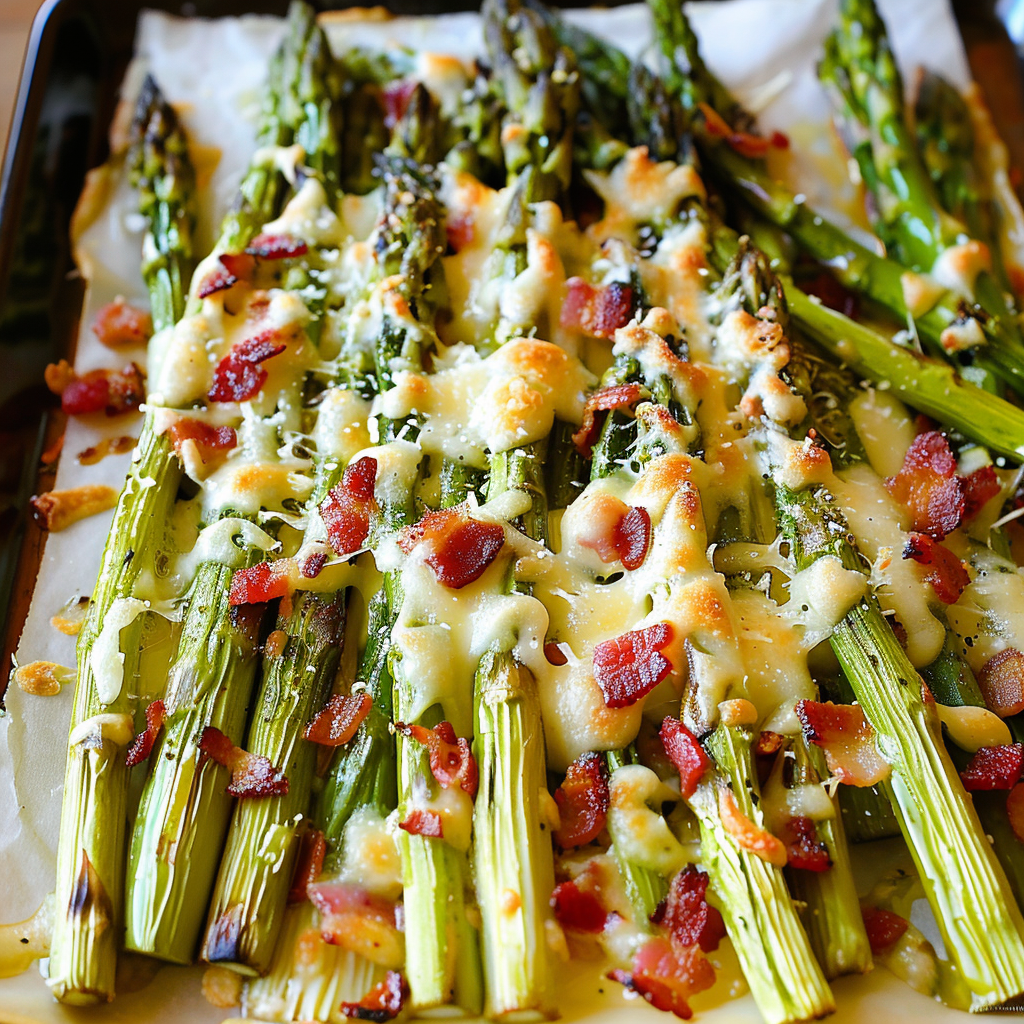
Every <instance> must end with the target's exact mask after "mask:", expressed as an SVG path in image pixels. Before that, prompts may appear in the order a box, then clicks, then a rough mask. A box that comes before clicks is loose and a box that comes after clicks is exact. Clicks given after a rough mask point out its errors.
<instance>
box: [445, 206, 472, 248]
mask: <svg viewBox="0 0 1024 1024" xmlns="http://www.w3.org/2000/svg"><path fill="white" fill-rule="evenodd" d="M445 234H446V235H447V236H448V244H449V245H450V246H451V248H452V249H453V250H454V251H455V252H461V251H462V250H463V249H465V248H466V246H468V245H472V244H473V239H474V238H475V237H476V225H475V224H474V222H473V218H472V216H470V215H469V214H466V213H459V214H456V215H455V216H454V217H449V218H448V220H447V221H446V223H445Z"/></svg>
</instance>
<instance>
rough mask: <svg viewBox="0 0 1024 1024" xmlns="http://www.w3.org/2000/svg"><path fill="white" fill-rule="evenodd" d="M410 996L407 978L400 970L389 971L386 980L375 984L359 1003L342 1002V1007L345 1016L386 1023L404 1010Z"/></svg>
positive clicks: (375, 1022) (381, 1023)
mask: <svg viewBox="0 0 1024 1024" xmlns="http://www.w3.org/2000/svg"><path fill="white" fill-rule="evenodd" d="M408 998H409V986H408V985H407V984H406V982H405V978H403V977H402V975H401V974H399V973H398V971H388V973H387V974H386V975H385V976H384V980H383V981H381V982H378V983H377V984H376V985H374V986H373V988H371V989H370V991H369V992H367V993H366V995H365V996H363V998H362V999H360V1000H359V1002H358V1003H342V1004H341V1007H340V1009H341V1013H342V1016H344V1017H354V1018H355V1019H356V1020H368V1021H372V1022H373V1024H384V1022H385V1021H389V1020H394V1019H395V1018H396V1017H397V1016H398V1015H399V1014H400V1013H401V1012H402V1007H403V1005H404V1004H405V1001H406V999H408Z"/></svg>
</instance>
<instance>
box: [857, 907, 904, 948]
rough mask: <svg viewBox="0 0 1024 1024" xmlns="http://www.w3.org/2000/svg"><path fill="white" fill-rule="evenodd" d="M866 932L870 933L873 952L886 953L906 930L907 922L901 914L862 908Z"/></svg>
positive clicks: (879, 909) (877, 908)
mask: <svg viewBox="0 0 1024 1024" xmlns="http://www.w3.org/2000/svg"><path fill="white" fill-rule="evenodd" d="M860 912H861V916H862V917H863V918H864V930H865V931H866V932H867V933H868V942H869V943H870V944H871V952H872V953H874V954H875V955H876V956H877V955H878V954H879V953H884V952H885V951H886V950H887V949H888V948H889V947H890V946H891V945H892V944H893V943H894V942H895V941H896V940H897V939H898V938H899V937H900V936H901V935H902V934H903V933H904V932H905V931H906V930H907V925H908V923H909V922H907V921H906V920H905V919H904V918H902V917H900V915H899V914H894V913H893V912H892V911H891V910H884V909H883V908H882V907H861V910H860Z"/></svg>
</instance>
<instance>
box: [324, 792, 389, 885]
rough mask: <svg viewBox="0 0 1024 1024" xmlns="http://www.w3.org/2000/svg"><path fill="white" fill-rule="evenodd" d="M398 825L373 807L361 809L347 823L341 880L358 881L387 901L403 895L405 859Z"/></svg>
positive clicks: (358, 883) (357, 882) (343, 840)
mask: <svg viewBox="0 0 1024 1024" xmlns="http://www.w3.org/2000/svg"><path fill="white" fill-rule="evenodd" d="M396 828H397V826H396V824H395V822H394V821H393V820H391V819H390V818H388V819H385V818H382V817H381V816H380V814H378V812H377V811H376V809H375V808H373V807H371V806H365V807H360V808H359V809H358V810H357V811H355V812H354V813H353V814H352V816H351V817H350V818H349V819H348V821H347V822H346V823H345V831H344V834H343V839H342V844H343V845H342V850H343V853H342V856H341V857H340V863H341V873H340V874H339V876H338V878H339V880H341V881H346V882H354V883H356V884H357V885H361V886H362V887H363V888H365V889H368V890H369V891H370V892H372V893H373V894H374V895H377V896H381V897H383V898H384V899H386V900H395V899H398V897H399V896H401V894H402V858H401V857H400V856H399V853H398V845H397V844H396V842H395V830H396Z"/></svg>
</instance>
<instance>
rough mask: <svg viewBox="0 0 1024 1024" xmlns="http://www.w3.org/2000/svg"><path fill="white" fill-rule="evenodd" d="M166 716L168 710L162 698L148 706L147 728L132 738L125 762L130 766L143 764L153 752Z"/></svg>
mask: <svg viewBox="0 0 1024 1024" xmlns="http://www.w3.org/2000/svg"><path fill="white" fill-rule="evenodd" d="M166 717H167V712H166V709H165V708H164V702H163V701H162V700H155V701H153V702H152V703H151V704H150V705H149V706H148V707H147V708H146V728H145V729H144V730H143V731H142V732H140V733H139V734H138V735H137V736H136V737H135V739H133V740H132V745H131V746H130V747H129V748H128V755H127V757H126V758H125V764H127V765H128V767H129V768H134V767H135V766H136V765H137V764H142V762H143V761H145V760H147V758H148V757H149V755H150V754H151V753H153V744H154V743H156V738H157V736H158V735H159V734H160V730H161V729H162V728H163V725H164V720H165V718H166Z"/></svg>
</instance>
